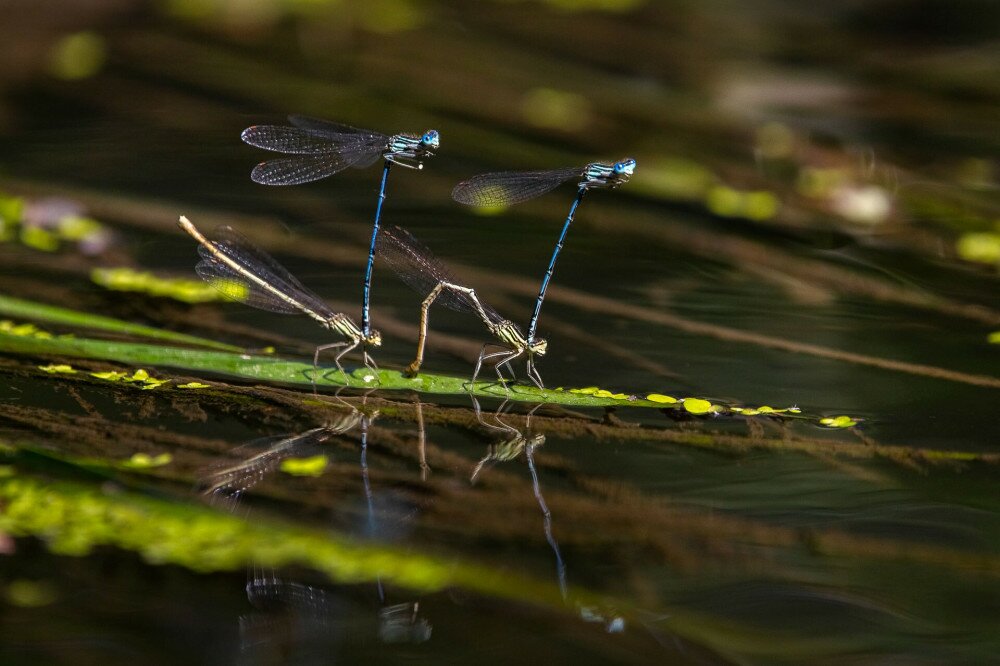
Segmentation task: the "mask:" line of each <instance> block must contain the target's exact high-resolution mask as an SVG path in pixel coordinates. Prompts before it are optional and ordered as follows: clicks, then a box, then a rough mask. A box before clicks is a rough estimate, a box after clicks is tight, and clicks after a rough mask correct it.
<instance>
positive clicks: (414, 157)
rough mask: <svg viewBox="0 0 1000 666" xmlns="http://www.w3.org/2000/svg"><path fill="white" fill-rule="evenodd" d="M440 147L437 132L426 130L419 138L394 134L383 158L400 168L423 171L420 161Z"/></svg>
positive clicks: (439, 138)
mask: <svg viewBox="0 0 1000 666" xmlns="http://www.w3.org/2000/svg"><path fill="white" fill-rule="evenodd" d="M440 145H441V137H440V135H439V134H438V132H437V130H427V131H426V132H424V133H423V134H422V135H421V136H414V135H412V134H395V135H393V136H392V137H390V138H389V145H388V146H387V147H386V150H385V153H384V157H385V159H387V160H389V161H390V162H393V163H394V164H399V165H400V166H405V167H408V168H411V169H423V168H424V165H423V163H422V162H421V161H420V160H421V159H423V158H424V157H430V156H432V155H433V154H434V153H433V151H434V150H436V149H437V148H438V147H439V146H440Z"/></svg>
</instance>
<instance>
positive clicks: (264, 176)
mask: <svg viewBox="0 0 1000 666" xmlns="http://www.w3.org/2000/svg"><path fill="white" fill-rule="evenodd" d="M288 120H289V122H291V123H292V125H293V126H294V127H284V126H281V125H253V126H252V127H248V128H246V129H245V130H243V133H242V134H241V135H240V137H241V138H242V139H243V140H244V141H245V142H246V143H248V144H250V145H251V146H256V147H257V148H263V149H264V150H273V151H274V152H277V153H287V154H292V155H295V156H296V157H286V158H282V159H277V160H268V161H267V162H261V163H260V164H258V165H257V166H255V167H254V169H253V171H252V172H251V173H250V177H251V178H252V179H253V180H254V181H255V182H258V183H261V184H262V185H299V184H301V183H309V182H312V181H314V180H320V179H322V178H326V177H328V176H332V175H333V174H335V173H338V172H340V171H343V170H344V169H346V168H347V167H354V168H356V169H363V168H365V167H369V166H371V165H372V164H374V163H375V162H377V161H378V160H379V158H382V159H384V160H385V165H384V166H383V168H382V184H381V186H380V187H379V191H378V204H377V205H376V207H375V223H374V226H373V227H372V239H371V243H370V245H369V248H368V265H367V267H366V269H365V284H364V295H363V300H362V304H361V332H362V333H363V334H364V335H366V336H367V335H368V334H369V333H370V332H371V320H370V318H369V316H368V313H369V304H370V303H371V285H372V266H373V264H374V262H375V239H376V238H377V237H378V229H379V220H381V218H382V204H383V202H384V201H385V185H386V182H387V181H388V178H389V167H391V166H392V165H393V164H398V165H400V166H403V167H407V168H409V169H423V168H424V164H423V162H422V161H421V160H422V159H423V158H425V157H430V156H431V155H433V154H434V153H433V152H432V151H434V150H437V149H438V147H439V146H440V136H439V135H438V132H437V130H427V131H426V132H424V133H423V134H422V135H419V136H418V135H415V134H393V135H392V136H389V135H387V134H382V133H381V132H374V131H372V130H366V129H359V128H357V127H351V126H350V125H341V124H340V123H334V122H330V121H328V120H320V119H317V118H307V117H305V116H289V117H288Z"/></svg>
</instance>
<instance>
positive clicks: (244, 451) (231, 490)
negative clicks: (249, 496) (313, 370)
mask: <svg viewBox="0 0 1000 666" xmlns="http://www.w3.org/2000/svg"><path fill="white" fill-rule="evenodd" d="M333 434H336V433H333V432H331V431H330V430H328V429H327V428H314V429H312V430H309V431H307V432H304V433H300V434H298V435H292V436H287V435H286V436H281V437H265V438H264V439H259V440H254V441H252V442H248V443H247V444H244V445H242V446H239V447H237V448H235V449H233V451H232V452H231V454H232V455H234V456H236V457H239V458H242V460H240V461H238V462H235V463H233V464H230V465H224V466H220V467H217V468H215V469H213V470H212V471H211V472H210V473H209V474H208V475H207V476H206V477H205V478H204V481H205V485H206V486H207V489H206V492H210V493H216V494H221V495H225V496H233V495H237V496H238V495H240V494H242V493H244V492H246V491H248V490H250V489H251V488H253V487H254V486H256V485H257V484H258V483H260V482H261V481H262V480H263V479H264V477H265V476H267V475H268V474H269V473H270V472H272V471H273V470H274V469H275V468H276V467H277V466H278V464H279V463H281V461H282V460H284V459H286V458H288V457H290V456H293V455H296V454H297V453H299V452H300V451H302V450H303V449H305V448H307V447H309V446H310V445H312V444H319V443H322V442H323V441H325V440H326V439H328V438H329V437H330V436H331V435H333Z"/></svg>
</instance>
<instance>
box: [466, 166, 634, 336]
mask: <svg viewBox="0 0 1000 666" xmlns="http://www.w3.org/2000/svg"><path fill="white" fill-rule="evenodd" d="M634 171H635V160H634V159H632V158H626V159H623V160H621V161H618V162H615V163H614V164H604V163H601V162H593V163H591V164H588V165H587V166H585V167H568V168H565V169H554V170H550V171H504V172H499V173H484V174H480V175H478V176H473V177H472V178H470V179H468V180H465V181H462V182H461V183H459V184H458V185H456V186H455V189H454V190H452V193H451V196H452V198H454V199H455V201H457V202H459V203H463V204H466V205H468V206H477V207H486V208H495V207H501V206H509V205H512V204H517V203H521V202H522V201H527V200H528V199H533V198H535V197H537V196H541V195H542V194H545V193H546V192H549V191H551V190H553V189H555V188H556V187H558V186H559V185H561V184H563V183H565V182H567V181H570V180H573V179H579V181H578V182H577V192H576V198H575V199H574V200H573V205H572V206H571V207H570V209H569V215H568V216H567V217H566V222H565V223H564V224H563V228H562V232H561V233H560V234H559V240H558V241H557V242H556V247H555V249H554V250H553V252H552V258H551V259H550V260H549V268H548V270H547V271H545V276H544V277H543V278H542V286H541V288H540V289H539V291H538V299H537V300H536V301H535V310H534V312H533V313H532V315H531V321H530V322H529V323H528V337H527V342H528V344H529V345H530V344H531V343H532V342H533V341H534V339H535V332H536V331H537V328H538V316H539V315H540V314H541V312H542V301H544V300H545V291H546V290H547V289H548V287H549V282H550V281H551V280H552V274H553V273H554V272H555V269H556V259H557V258H558V256H559V252H560V251H561V250H562V247H563V244H564V243H565V242H566V234H567V232H569V225H570V224H572V223H573V216H574V215H575V214H576V209H577V206H579V205H580V202H581V201H582V200H583V195H584V194H586V193H587V191H588V190H592V189H614V188H616V187H618V186H619V185H623V184H624V183H627V182H628V180H629V178H631V177H632V174H633V172H634Z"/></svg>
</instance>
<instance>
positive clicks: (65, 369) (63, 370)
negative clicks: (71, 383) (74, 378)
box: [38, 364, 76, 375]
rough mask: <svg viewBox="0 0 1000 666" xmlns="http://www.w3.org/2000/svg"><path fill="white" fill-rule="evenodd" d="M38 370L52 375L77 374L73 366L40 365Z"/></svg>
mask: <svg viewBox="0 0 1000 666" xmlns="http://www.w3.org/2000/svg"><path fill="white" fill-rule="evenodd" d="M38 369H39V370H42V371H43V372H47V373H49V374H52V375H57V374H62V375H75V374H76V370H74V369H73V366H71V365H55V364H50V365H40V366H38Z"/></svg>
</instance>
